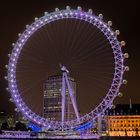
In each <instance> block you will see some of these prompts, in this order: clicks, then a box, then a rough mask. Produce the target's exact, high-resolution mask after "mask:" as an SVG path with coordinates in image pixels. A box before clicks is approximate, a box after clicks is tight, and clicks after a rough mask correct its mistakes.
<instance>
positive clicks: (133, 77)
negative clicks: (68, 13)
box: [0, 0, 140, 112]
mask: <svg viewBox="0 0 140 140" xmlns="http://www.w3.org/2000/svg"><path fill="white" fill-rule="evenodd" d="M66 5H69V6H71V8H76V7H77V6H78V5H80V6H82V7H83V9H84V10H88V9H89V8H92V9H93V12H94V13H95V14H99V13H102V14H103V15H104V20H105V21H108V20H112V22H113V29H114V30H116V29H119V30H120V32H121V35H120V36H119V40H120V41H121V40H125V41H126V46H125V47H124V48H123V52H128V53H129V55H130V57H129V59H128V60H127V61H126V62H125V64H126V65H129V66H130V72H128V73H126V74H125V75H124V77H126V79H127V80H128V85H127V86H122V87H121V91H122V92H123V93H124V95H123V97H122V98H117V99H116V100H115V103H129V99H130V98H131V100H132V103H140V90H139V71H140V63H139V59H140V55H139V51H140V48H139V40H138V38H139V32H140V27H139V25H140V14H139V13H140V9H139V7H138V6H139V4H138V3H137V2H136V1H131V2H130V1H123V2H122V1H121V0H118V1H111V0H108V1H107V3H106V2H105V1H102V0H65V1H63V0H53V1H52V0H28V1H27V0H24V1H18V0H12V1H8V0H7V1H6V0H3V1H0V19H1V20H0V21H1V22H0V37H1V39H0V110H1V111H6V112H12V111H13V108H14V105H13V103H10V102H9V97H10V95H9V93H8V92H7V91H6V90H5V88H6V87H7V82H6V81H5V80H4V76H5V75H6V69H5V65H6V64H7V63H8V53H10V52H11V50H12V47H11V44H12V43H13V42H16V40H17V39H18V35H17V34H18V33H19V32H23V31H24V30H25V25H26V24H31V23H32V22H33V19H34V17H41V16H43V13H44V12H45V11H48V12H52V11H54V8H56V7H58V8H59V9H64V8H65V6H66ZM52 62H53V61H52ZM79 68H80V67H79ZM73 75H75V73H73ZM85 77H86V76H85ZM21 80H22V79H21ZM86 87H88V85H86ZM81 90H82V89H81ZM83 90H85V89H84V87H83ZM90 96H91V95H90ZM30 98H32V97H30ZM81 98H82V97H81ZM83 98H84V96H83ZM86 99H87V101H86V102H91V101H90V99H89V101H88V98H86ZM81 102H82V100H81ZM86 102H83V103H84V104H85V107H83V112H85V110H86ZM81 108H82V107H81ZM81 110H82V109H81Z"/></svg>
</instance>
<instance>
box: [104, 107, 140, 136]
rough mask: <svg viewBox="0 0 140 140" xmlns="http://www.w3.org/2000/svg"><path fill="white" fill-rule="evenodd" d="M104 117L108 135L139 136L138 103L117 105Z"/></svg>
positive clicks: (139, 108)
mask: <svg viewBox="0 0 140 140" xmlns="http://www.w3.org/2000/svg"><path fill="white" fill-rule="evenodd" d="M105 118H106V121H107V135H108V136H140V104H134V105H132V106H130V105H129V104H125V105H117V106H116V108H115V109H112V110H107V111H106V115H105Z"/></svg>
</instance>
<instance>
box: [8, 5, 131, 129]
mask: <svg viewBox="0 0 140 140" xmlns="http://www.w3.org/2000/svg"><path fill="white" fill-rule="evenodd" d="M111 25H112V22H111V21H108V22H107V23H106V22H104V21H103V15H102V14H99V15H98V16H96V15H94V14H93V12H92V10H91V9H89V10H88V12H86V11H84V10H82V8H81V7H78V8H77V9H71V8H70V7H69V6H67V7H66V9H64V10H59V9H58V8H56V9H55V11H54V12H51V13H47V12H45V14H44V16H42V17H41V18H35V21H34V22H33V23H32V24H31V25H26V30H25V31H24V32H23V33H22V34H19V39H18V40H17V42H16V43H13V44H12V45H13V49H12V53H11V54H10V59H9V64H8V66H7V68H8V75H7V77H6V78H7V79H8V90H9V92H10V94H11V97H12V100H13V101H14V103H15V104H16V107H17V109H18V110H19V111H20V112H22V114H23V115H24V116H25V117H26V118H27V119H29V120H30V121H32V122H34V123H36V124H38V125H39V126H42V127H46V128H48V127H51V128H53V129H54V130H55V129H58V128H60V129H62V127H63V129H65V128H66V129H67V128H69V129H71V128H74V127H76V126H78V125H80V124H83V123H85V122H88V121H94V120H95V119H96V118H97V117H98V116H100V115H102V114H103V113H104V112H105V110H106V109H107V108H108V107H110V106H112V104H113V100H114V99H115V98H116V97H117V96H119V95H121V93H120V92H119V89H120V86H121V84H126V83H127V81H126V80H125V79H123V74H124V71H128V70H129V67H128V66H125V65H124V59H125V58H128V54H127V53H124V54H123V52H122V46H125V42H124V41H121V42H119V41H118V39H117V35H119V33H120V32H119V30H116V31H113V29H112V28H111ZM60 63H61V64H62V65H61V67H60V66H59V64H60ZM59 72H61V73H62V74H63V76H62V104H61V105H62V120H61V121H50V120H48V119H46V118H45V117H43V116H42V115H41V113H40V112H39V109H40V108H41V106H42V105H41V101H42V96H43V95H42V85H43V83H44V82H45V80H46V79H47V78H48V77H49V76H51V75H55V74H58V73H59ZM68 74H70V75H71V76H72V77H74V79H75V80H76V83H77V93H76V96H77V104H78V106H76V103H75V101H74V99H73V93H72V90H71V89H72V88H71V86H70V83H69V80H68V77H67V76H68ZM65 85H67V87H68V91H69V95H70V97H71V100H72V104H73V108H74V111H75V114H76V115H75V116H76V117H75V119H72V120H67V121H66V120H64V109H65V107H64V106H65V98H63V97H64V96H65ZM87 102H88V103H89V105H88V103H87ZM31 103H32V104H31ZM83 108H84V109H83ZM82 109H83V110H82ZM78 110H81V112H82V111H83V113H82V114H83V115H79V111H78ZM86 111H87V112H86Z"/></svg>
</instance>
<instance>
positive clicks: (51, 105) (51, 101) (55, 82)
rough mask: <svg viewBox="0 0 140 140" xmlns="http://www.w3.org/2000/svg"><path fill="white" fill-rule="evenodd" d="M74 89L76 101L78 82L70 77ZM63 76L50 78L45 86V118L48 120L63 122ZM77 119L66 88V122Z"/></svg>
mask: <svg viewBox="0 0 140 140" xmlns="http://www.w3.org/2000/svg"><path fill="white" fill-rule="evenodd" d="M68 79H69V82H70V84H71V88H72V89H73V94H74V98H75V100H76V82H75V80H74V79H73V78H71V77H68ZM61 90H62V75H56V76H50V77H48V79H47V81H46V82H45V84H44V113H43V114H44V117H45V118H47V119H48V120H53V121H61V106H62V101H61V100H62V94H61ZM74 117H75V113H74V109H73V105H72V102H71V99H70V96H69V94H68V88H67V87H66V100H65V120H71V119H73V118H74Z"/></svg>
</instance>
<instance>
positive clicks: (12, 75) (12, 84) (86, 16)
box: [8, 8, 124, 129]
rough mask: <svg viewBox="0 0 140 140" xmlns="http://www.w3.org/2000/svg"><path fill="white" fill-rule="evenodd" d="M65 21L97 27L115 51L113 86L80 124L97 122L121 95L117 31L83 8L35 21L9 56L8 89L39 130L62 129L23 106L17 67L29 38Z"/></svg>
mask: <svg viewBox="0 0 140 140" xmlns="http://www.w3.org/2000/svg"><path fill="white" fill-rule="evenodd" d="M62 18H73V19H77V20H81V21H86V22H88V23H90V24H92V25H93V26H96V27H97V28H98V29H100V31H101V32H103V34H104V35H105V36H106V38H107V39H108V40H109V42H110V45H111V46H112V51H113V54H114V61H115V72H114V78H113V79H112V85H111V87H110V89H109V90H108V93H107V94H106V96H105V98H104V99H103V100H102V102H101V103H100V104H99V105H98V106H97V107H96V108H95V109H93V110H92V111H91V112H90V113H89V114H86V115H84V116H82V117H81V118H80V122H81V123H83V122H85V121H89V120H95V119H96V118H97V117H98V116H99V115H101V114H102V113H103V112H104V111H105V110H106V109H107V108H108V107H109V106H110V105H111V103H112V102H113V100H114V99H115V97H116V96H117V95H118V92H119V88H120V86H121V84H122V81H123V72H124V64H123V61H124V57H123V53H122V51H121V46H120V44H119V43H118V40H117V38H116V36H115V33H114V31H112V29H111V28H110V27H108V26H107V23H105V22H104V21H102V20H101V19H100V18H99V17H98V16H95V15H92V14H91V13H88V12H84V11H82V9H81V8H78V10H73V9H68V10H61V11H58V10H57V11H55V12H52V13H51V14H45V15H44V16H43V17H41V18H39V19H36V20H35V22H34V23H32V24H31V25H30V26H28V27H27V29H26V30H25V31H24V32H23V33H22V34H21V35H20V37H19V39H18V40H17V42H16V43H15V44H14V49H13V50H12V54H11V55H10V59H9V64H8V86H9V90H10V93H11V96H12V99H13V100H14V102H15V104H16V106H17V108H18V109H19V110H20V111H21V112H22V114H23V115H24V116H25V117H26V118H28V119H29V120H31V121H33V122H36V123H37V124H38V125H40V126H46V127H48V126H50V127H51V128H52V129H58V128H60V129H61V122H57V121H48V120H47V119H45V118H42V117H40V116H39V115H37V114H35V113H34V112H32V111H31V110H30V109H29V108H28V107H27V106H26V104H25V103H24V102H23V100H22V98H21V96H20V93H19V91H18V88H17V85H16V72H15V71H16V64H17V61H18V59H19V57H20V52H21V50H22V48H23V47H24V45H25V44H26V42H27V40H28V39H29V38H30V36H31V35H32V34H34V33H35V31H36V30H38V29H40V28H41V27H43V26H44V25H46V24H48V23H50V22H54V21H56V20H60V19H62ZM78 124H79V123H78V122H77V120H71V121H67V122H64V126H63V127H64V128H74V127H75V126H77V125H78Z"/></svg>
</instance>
